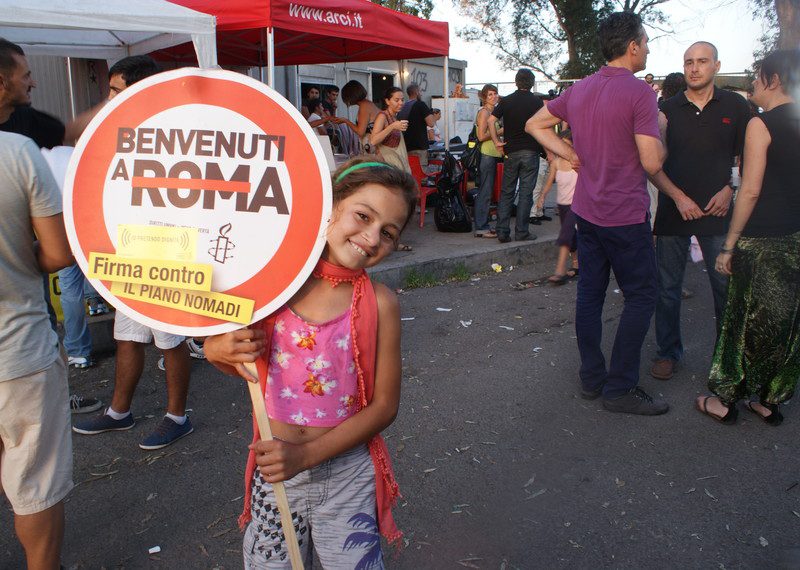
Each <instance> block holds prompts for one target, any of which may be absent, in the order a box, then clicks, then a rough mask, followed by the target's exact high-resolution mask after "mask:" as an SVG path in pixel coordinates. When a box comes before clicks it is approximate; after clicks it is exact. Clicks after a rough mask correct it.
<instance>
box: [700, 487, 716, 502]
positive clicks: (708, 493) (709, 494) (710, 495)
mask: <svg viewBox="0 0 800 570" xmlns="http://www.w3.org/2000/svg"><path fill="white" fill-rule="evenodd" d="M703 490H704V491H705V492H706V495H708V496H709V497H711V498H712V499H713V500H714V501H718V500H719V499H717V498H716V497H715V496H714V495H712V494H711V491H709V490H708V489H703Z"/></svg>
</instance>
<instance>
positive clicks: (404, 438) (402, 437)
mask: <svg viewBox="0 0 800 570" xmlns="http://www.w3.org/2000/svg"><path fill="white" fill-rule="evenodd" d="M413 438H414V436H413V435H404V436H401V437H400V441H405V440H407V439H413Z"/></svg>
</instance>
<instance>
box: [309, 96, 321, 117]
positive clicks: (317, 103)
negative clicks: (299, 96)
mask: <svg viewBox="0 0 800 570" xmlns="http://www.w3.org/2000/svg"><path fill="white" fill-rule="evenodd" d="M320 105H322V99H319V98H316V99H309V100H308V101H306V109H308V112H309V113H313V112H314V109H316V108H317V107H319V106H320Z"/></svg>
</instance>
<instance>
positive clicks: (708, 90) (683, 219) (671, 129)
mask: <svg viewBox="0 0 800 570" xmlns="http://www.w3.org/2000/svg"><path fill="white" fill-rule="evenodd" d="M719 68H720V61H719V56H718V54H717V48H716V47H714V45H713V44H711V43H709V42H704V41H701V42H695V43H693V44H692V45H691V46H689V49H687V50H686V53H685V54H684V57H683V71H684V75H685V76H686V90H685V91H684V92H682V93H678V94H677V95H675V96H674V97H672V98H670V99H668V100H666V101H664V103H663V106H662V109H661V112H660V113H659V127H660V131H661V137H662V140H663V142H664V146H665V148H666V150H667V158H666V160H665V162H664V168H663V171H662V172H661V173H659V174H658V175H656V176H655V177H653V179H652V181H653V183H654V184H655V185H656V186H657V187H658V188H659V190H660V193H659V197H658V210H657V213H656V219H655V224H654V228H653V233H655V234H656V262H657V264H658V300H657V302H656V319H655V320H656V341H657V343H658V353H657V355H656V358H655V360H654V362H653V365H652V367H651V369H650V374H651V375H652V376H653V377H654V378H657V379H659V380H669V379H670V378H672V376H673V374H674V373H675V370H676V367H677V364H678V362H680V360H681V358H682V357H683V343H682V342H681V331H680V311H681V287H682V284H683V276H684V270H685V269H686V256H687V253H688V250H689V240H690V238H691V236H693V235H694V236H696V237H697V241H698V242H699V243H700V248H701V250H702V251H703V258H704V259H705V262H706V268H707V271H708V279H709V282H710V284H711V290H712V292H713V296H714V313H715V316H716V319H717V323H716V324H717V333H718V334H719V327H720V325H721V323H722V312H723V310H724V307H725V297H726V293H727V286H728V282H727V277H726V276H724V275H721V274H720V273H717V272H716V271H714V266H713V265H714V260H715V259H716V258H717V255H718V254H719V252H720V249H721V248H722V244H723V242H724V240H725V234H726V232H727V231H728V224H729V222H730V216H731V211H732V208H731V201H732V198H733V189H732V188H731V169H732V167H733V166H734V165H735V164H736V160H737V158H738V157H740V155H741V153H742V147H743V145H744V133H745V127H746V126H747V121H748V119H749V117H750V114H749V110H748V108H747V102H746V101H745V99H744V98H743V97H742V96H741V95H738V94H736V93H733V92H731V91H725V90H723V89H719V88H718V87H716V86H715V85H714V78H715V77H716V74H717V72H719Z"/></svg>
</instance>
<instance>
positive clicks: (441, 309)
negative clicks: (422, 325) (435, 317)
mask: <svg viewBox="0 0 800 570" xmlns="http://www.w3.org/2000/svg"><path fill="white" fill-rule="evenodd" d="M436 310H437V311H439V312H440V313H449V312H450V311H452V310H453V309H448V308H445V307H436Z"/></svg>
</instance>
